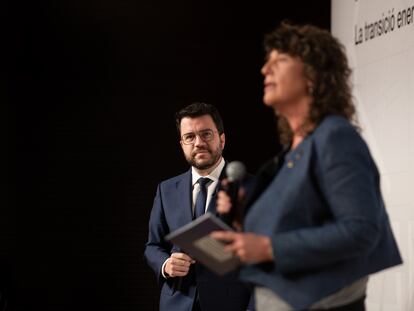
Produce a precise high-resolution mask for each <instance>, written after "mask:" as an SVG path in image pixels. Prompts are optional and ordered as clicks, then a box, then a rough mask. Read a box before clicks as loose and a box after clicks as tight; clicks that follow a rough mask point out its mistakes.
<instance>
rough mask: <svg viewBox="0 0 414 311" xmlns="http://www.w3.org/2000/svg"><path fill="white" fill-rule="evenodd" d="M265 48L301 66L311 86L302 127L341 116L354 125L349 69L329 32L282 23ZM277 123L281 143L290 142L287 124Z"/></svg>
mask: <svg viewBox="0 0 414 311" xmlns="http://www.w3.org/2000/svg"><path fill="white" fill-rule="evenodd" d="M264 47H265V52H266V54H267V55H269V54H270V53H271V52H272V50H277V51H278V52H281V53H286V54H289V55H290V56H292V57H298V58H299V59H300V60H301V61H302V62H303V64H304V74H305V77H306V78H308V79H309V80H310V81H312V85H313V91H312V94H311V95H312V97H313V104H312V105H311V107H310V113H309V116H308V120H307V121H306V122H305V124H315V125H318V124H319V123H320V122H321V121H322V119H323V118H324V117H325V116H327V115H340V116H343V117H345V118H346V119H348V120H350V121H355V122H356V120H354V118H355V106H354V103H353V98H352V93H351V86H350V82H349V77H350V75H351V69H350V68H349V66H348V61H347V58H346V54H345V51H344V50H345V49H344V47H343V45H342V44H341V43H340V42H339V41H338V40H337V39H336V38H335V37H333V36H332V35H331V33H330V32H328V31H327V30H323V29H320V28H318V27H316V26H312V25H293V24H291V23H288V22H286V21H285V22H282V23H281V25H280V26H279V27H278V28H276V29H275V30H274V31H272V32H270V33H269V34H267V35H266V36H265V39H264ZM278 123H279V131H280V135H281V136H280V138H281V141H282V142H283V143H286V142H287V141H289V142H290V140H291V137H292V136H291V135H292V133H291V132H290V129H288V127H287V122H286V120H285V119H284V118H279V122H278ZM304 128H306V125H304Z"/></svg>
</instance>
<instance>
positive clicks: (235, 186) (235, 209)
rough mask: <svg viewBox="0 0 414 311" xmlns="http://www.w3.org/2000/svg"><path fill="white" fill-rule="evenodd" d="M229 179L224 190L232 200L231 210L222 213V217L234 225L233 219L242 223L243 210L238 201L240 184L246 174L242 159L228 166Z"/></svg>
mask: <svg viewBox="0 0 414 311" xmlns="http://www.w3.org/2000/svg"><path fill="white" fill-rule="evenodd" d="M226 175H227V180H228V181H229V182H228V184H227V185H226V186H224V187H223V190H224V191H226V193H227V195H228V196H229V197H230V200H231V205H232V206H231V210H230V212H229V213H227V214H224V215H222V216H221V217H222V219H223V220H224V222H226V223H227V224H229V225H232V222H233V221H236V222H238V223H239V224H241V223H242V219H243V216H244V215H243V210H242V206H240V204H239V202H238V192H239V188H240V184H241V182H242V181H243V179H244V177H245V175H246V167H245V165H244V164H243V163H242V162H240V161H233V162H230V163H229V164H227V166H226Z"/></svg>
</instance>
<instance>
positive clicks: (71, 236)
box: [1, 0, 330, 311]
mask: <svg viewBox="0 0 414 311" xmlns="http://www.w3.org/2000/svg"><path fill="white" fill-rule="evenodd" d="M8 13H10V14H9V17H10V18H9V23H8V27H10V30H11V31H10V32H9V33H10V34H11V36H10V44H9V47H10V48H11V49H9V50H10V51H11V55H10V57H9V60H10V61H8V62H7V63H8V82H9V83H8V91H9V95H10V99H11V100H10V103H11V105H10V109H9V111H8V112H9V117H8V122H9V124H10V134H11V135H10V137H11V139H10V140H9V147H10V148H9V150H11V151H15V154H14V153H13V156H12V157H10V158H9V160H10V161H9V163H10V165H8V168H9V169H10V172H11V174H10V178H9V182H8V187H7V189H8V190H9V197H8V198H9V200H8V206H7V205H6V207H9V208H5V209H2V215H1V221H2V225H1V227H2V229H3V230H2V232H3V233H2V237H1V238H2V241H1V242H2V243H1V244H2V249H1V251H2V254H1V255H2V270H3V271H2V275H4V276H3V277H2V279H3V281H2V283H3V284H4V285H3V286H4V287H6V288H7V290H8V291H9V296H10V309H12V310H25V311H26V310H56V311H57V310H117V311H122V310H157V308H158V297H159V289H158V286H157V284H156V279H155V275H154V274H153V272H152V270H150V268H149V267H147V266H146V265H145V264H144V262H143V259H142V256H143V250H144V245H145V242H146V237H147V224H148V217H149V213H150V210H151V207H152V201H153V198H154V195H155V189H156V185H157V183H158V182H159V181H161V180H163V179H166V178H169V177H172V176H174V175H177V174H179V173H181V172H183V171H184V170H186V169H187V165H186V163H185V161H184V158H183V156H182V153H181V149H180V146H179V143H178V136H177V133H176V130H175V124H174V113H175V111H177V110H178V109H180V108H182V107H184V106H185V105H187V104H189V103H191V102H193V101H205V102H208V103H211V104H214V105H216V106H217V107H218V109H219V111H220V112H221V114H222V116H223V119H224V124H225V129H226V137H227V145H226V148H225V152H224V155H225V158H226V159H228V160H241V161H243V162H244V163H245V164H246V166H247V168H248V170H249V171H250V172H255V170H256V169H257V168H258V167H259V166H260V164H261V163H262V162H264V161H265V160H267V159H268V158H269V157H271V156H272V155H274V153H275V152H276V151H277V146H278V145H277V138H276V134H275V125H274V120H273V114H272V111H271V110H270V109H269V108H266V107H265V106H264V105H263V104H262V101H261V97H262V84H261V82H262V77H261V75H260V67H261V65H262V64H263V58H264V54H263V49H262V41H263V35H264V33H267V32H268V31H270V30H272V29H273V28H274V27H275V26H277V24H278V22H279V21H280V20H281V19H284V18H288V19H290V20H291V21H293V22H299V23H305V22H310V23H313V24H316V25H319V26H321V27H324V28H327V29H329V27H330V1H276V0H273V1H253V2H250V3H249V2H247V3H245V4H242V3H241V2H240V1H239V2H235V3H234V4H231V3H228V2H225V1H222V2H221V3H214V4H213V2H209V1H162V2H160V1H133V0H118V1H115V0H72V1H69V0H68V1H57V0H55V1H52V0H51V1H25V2H22V1H14V2H13V4H12V5H11V4H10V5H8ZM14 160H15V161H14ZM11 307H13V308H11Z"/></svg>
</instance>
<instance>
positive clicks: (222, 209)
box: [216, 179, 245, 231]
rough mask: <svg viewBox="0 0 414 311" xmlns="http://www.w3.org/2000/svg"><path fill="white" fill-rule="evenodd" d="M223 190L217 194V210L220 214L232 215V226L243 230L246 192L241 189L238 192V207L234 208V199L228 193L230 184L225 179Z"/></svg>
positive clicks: (222, 184)
mask: <svg viewBox="0 0 414 311" xmlns="http://www.w3.org/2000/svg"><path fill="white" fill-rule="evenodd" d="M221 186H222V189H224V190H221V191H219V192H218V194H217V201H216V210H217V212H218V213H220V214H229V213H231V214H232V217H231V218H232V226H233V227H234V228H235V229H236V230H238V231H241V230H242V227H243V226H242V224H243V217H244V200H245V190H244V188H242V187H240V188H239V189H238V191H237V199H236V198H233V200H237V202H236V206H233V202H232V198H231V197H230V196H229V194H228V193H227V192H226V191H228V190H229V187H230V184H229V181H228V179H223V180H222V182H221Z"/></svg>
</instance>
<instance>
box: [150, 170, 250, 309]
mask: <svg viewBox="0 0 414 311" xmlns="http://www.w3.org/2000/svg"><path fill="white" fill-rule="evenodd" d="M223 171H224V170H223ZM191 181H192V176H191V169H190V170H188V171H187V172H186V173H184V174H182V175H179V176H176V177H173V178H171V179H168V180H166V181H163V182H161V183H160V184H159V185H158V189H157V194H156V196H155V200H154V205H153V208H152V211H151V216H150V221H149V233H148V242H147V244H146V248H145V253H144V257H145V259H146V261H147V263H148V265H149V266H150V267H151V268H152V269H153V270H154V271H155V273H156V275H157V277H158V280H159V283H160V284H161V286H162V288H161V297H160V310H161V311H163V310H165V311H170V310H174V311H190V310H192V307H193V303H194V300H195V297H196V288H197V290H198V295H199V299H200V304H201V307H202V309H203V311H204V310H207V311H208V310H211V311H220V310H223V311H228V310H234V311H244V310H246V309H247V305H248V303H249V299H250V291H251V289H250V287H249V286H248V285H247V284H245V283H243V282H242V281H240V279H239V278H238V271H234V272H230V273H228V274H226V275H225V276H217V275H216V274H214V273H213V272H211V271H210V270H208V269H207V268H205V267H204V266H202V265H201V264H198V263H196V264H195V265H192V267H191V269H190V272H189V274H188V275H186V276H185V277H182V278H180V277H175V278H168V279H165V278H164V277H163V276H162V274H161V267H162V265H163V263H164V262H165V260H166V259H167V258H168V257H170V254H171V253H172V252H181V250H180V248H179V247H178V246H176V245H173V244H171V243H169V242H167V241H165V240H164V237H165V236H166V235H167V234H168V233H170V232H172V231H174V230H176V229H178V228H180V227H182V226H184V225H185V224H187V223H189V222H191V221H192V183H191ZM216 193H217V191H216ZM208 211H209V212H211V213H213V214H216V199H215V194H214V195H213V197H212V198H211V200H210V204H209V206H208Z"/></svg>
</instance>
